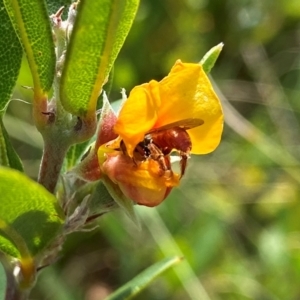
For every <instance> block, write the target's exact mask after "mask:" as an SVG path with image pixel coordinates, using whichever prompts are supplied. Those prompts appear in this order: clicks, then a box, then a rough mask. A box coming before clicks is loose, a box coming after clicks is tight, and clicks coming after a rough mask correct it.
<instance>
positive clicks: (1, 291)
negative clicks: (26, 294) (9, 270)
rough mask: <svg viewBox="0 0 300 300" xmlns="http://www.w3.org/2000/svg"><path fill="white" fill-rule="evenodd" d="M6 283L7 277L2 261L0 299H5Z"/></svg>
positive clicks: (0, 266) (0, 264) (0, 268)
mask: <svg viewBox="0 0 300 300" xmlns="http://www.w3.org/2000/svg"><path fill="white" fill-rule="evenodd" d="M6 283H7V279H6V273H5V269H4V267H3V265H2V263H1V262H0V299H5V294H6Z"/></svg>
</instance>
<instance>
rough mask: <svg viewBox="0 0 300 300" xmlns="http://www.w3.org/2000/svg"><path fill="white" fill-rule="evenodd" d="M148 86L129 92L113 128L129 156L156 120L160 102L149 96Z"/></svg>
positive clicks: (144, 85)
mask: <svg viewBox="0 0 300 300" xmlns="http://www.w3.org/2000/svg"><path fill="white" fill-rule="evenodd" d="M154 84H158V83H157V82H154ZM148 86H149V84H148V83H146V84H143V85H139V86H136V87H135V88H134V89H133V90H132V91H131V93H130V95H129V97H128V99H127V100H126V101H125V103H124V105H123V107H122V108H121V111H120V113H119V116H118V120H117V122H116V124H115V127H114V130H115V132H116V133H117V134H119V135H120V137H121V139H123V140H124V142H125V145H126V147H127V151H128V154H129V155H130V156H132V153H133V150H134V148H135V146H136V145H137V144H138V143H139V142H140V141H142V140H143V139H144V136H145V134H146V133H147V132H148V131H149V130H150V129H151V128H152V127H153V125H154V124H155V122H156V120H157V111H158V107H159V106H160V100H159V98H158V97H155V95H151V93H150V90H149V87H148Z"/></svg>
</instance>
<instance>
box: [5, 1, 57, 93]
mask: <svg viewBox="0 0 300 300" xmlns="http://www.w3.org/2000/svg"><path fill="white" fill-rule="evenodd" d="M4 5H5V7H6V9H7V11H8V13H9V16H10V18H11V20H12V23H13V25H14V27H15V30H16V32H17V34H18V36H19V38H20V40H21V43H22V44H23V48H24V49H25V52H26V54H27V59H28V63H29V66H30V69H31V73H32V77H33V83H34V89H35V92H36V93H37V94H38V95H43V94H44V93H46V92H48V91H49V90H50V88H51V86H52V81H53V78H54V70H55V52H54V42H53V37H52V32H51V27H50V21H49V16H48V13H47V9H46V4H45V2H44V1H32V0H4Z"/></svg>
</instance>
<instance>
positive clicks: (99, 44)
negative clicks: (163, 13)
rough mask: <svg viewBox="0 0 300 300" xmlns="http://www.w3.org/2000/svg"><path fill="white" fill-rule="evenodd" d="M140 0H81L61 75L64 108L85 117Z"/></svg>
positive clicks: (95, 102)
mask: <svg viewBox="0 0 300 300" xmlns="http://www.w3.org/2000/svg"><path fill="white" fill-rule="evenodd" d="M137 7H138V0H102V1H89V0H82V1H80V4H79V7H78V14H77V17H76V18H77V19H76V22H75V25H74V29H73V33H72V36H71V40H70V44H69V46H68V51H67V55H66V62H65V66H64V70H63V74H62V79H61V101H62V104H63V106H64V107H65V109H66V110H67V111H69V112H71V113H73V114H75V115H78V116H82V117H86V115H88V114H91V115H92V114H94V113H95V110H96V104H97V99H98V96H99V94H100V91H101V88H102V86H103V84H104V83H105V81H106V79H107V77H108V75H109V72H110V70H111V68H112V66H113V63H114V61H115V59H116V57H117V55H118V53H119V51H120V49H121V47H122V45H123V43H124V40H125V38H126V36H127V34H128V32H129V29H130V27H131V24H132V21H133V19H134V16H135V13H136V11H137Z"/></svg>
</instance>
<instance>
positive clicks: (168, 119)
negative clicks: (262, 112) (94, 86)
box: [98, 60, 223, 206]
mask: <svg viewBox="0 0 300 300" xmlns="http://www.w3.org/2000/svg"><path fill="white" fill-rule="evenodd" d="M112 128H113V131H114V133H115V134H117V135H118V137H117V138H116V139H114V140H112V141H110V142H107V143H105V144H102V145H101V146H100V147H99V148H98V159H99V167H100V170H101V174H102V176H105V178H108V179H109V182H111V184H112V185H114V186H115V188H117V189H119V190H120V191H121V192H122V193H123V194H124V195H125V196H126V197H128V198H130V199H131V200H133V201H134V202H136V203H137V204H140V205H146V206H156V205H158V204H159V203H161V202H162V201H163V200H164V199H165V198H166V197H167V196H168V194H169V193H170V191H171V190H172V188H173V187H175V186H178V185H179V182H180V178H181V176H182V175H183V174H184V169H185V166H186V163H187V158H188V157H189V155H190V154H207V153H210V152H212V151H213V150H215V148H216V147H217V146H218V144H219V143H220V139H221V134H222V130H223V113H222V108H221V104H220V101H219V99H218V97H217V95H216V94H215V92H214V90H213V88H212V86H211V83H210V81H209V79H208V77H207V76H206V74H205V72H204V71H203V68H202V66H201V64H193V63H182V62H181V61H180V60H178V61H176V63H175V64H174V66H173V67H172V69H171V71H170V73H169V74H168V76H166V77H165V78H163V79H162V80H161V81H159V82H158V81H155V80H151V81H150V82H149V83H145V84H142V85H139V86H136V87H135V88H134V89H133V90H132V91H131V93H130V95H129V97H128V98H127V99H126V100H125V101H124V103H123V106H122V108H121V110H120V112H119V115H118V116H117V118H116V120H115V124H114V126H113V127H112ZM174 152H175V153H176V152H177V154H178V156H179V158H180V160H181V174H178V173H176V172H174V171H173V170H172V156H171V153H174Z"/></svg>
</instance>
